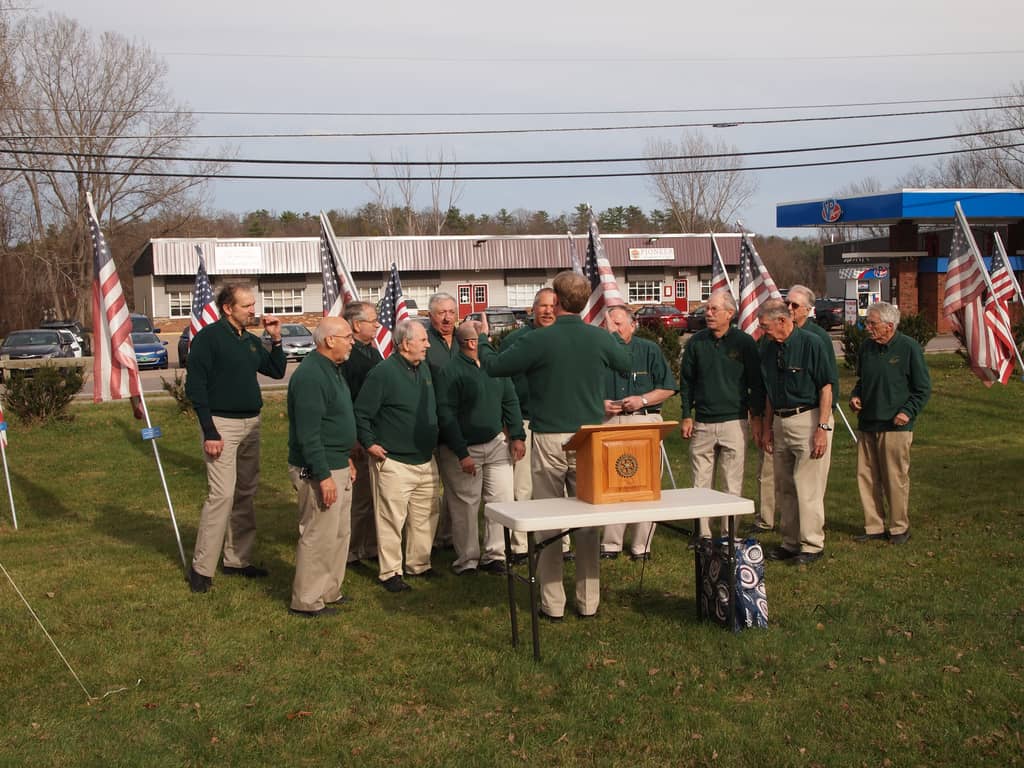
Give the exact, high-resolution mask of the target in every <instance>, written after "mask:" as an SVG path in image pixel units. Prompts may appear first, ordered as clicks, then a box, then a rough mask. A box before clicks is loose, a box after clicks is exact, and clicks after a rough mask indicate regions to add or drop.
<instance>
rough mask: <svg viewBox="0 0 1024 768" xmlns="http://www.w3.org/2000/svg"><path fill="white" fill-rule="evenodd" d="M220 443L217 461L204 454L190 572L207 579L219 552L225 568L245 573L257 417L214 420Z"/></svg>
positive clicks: (251, 531)
mask: <svg viewBox="0 0 1024 768" xmlns="http://www.w3.org/2000/svg"><path fill="white" fill-rule="evenodd" d="M213 424H214V426H215V427H216V428H217V431H218V432H219V433H220V436H221V439H222V440H223V441H224V450H223V451H222V452H221V454H220V456H218V457H217V458H216V459H211V458H210V457H209V456H208V455H207V454H206V453H205V452H204V453H203V457H204V458H205V460H206V480H207V483H208V485H209V488H210V490H209V494H208V495H207V497H206V503H205V504H203V511H202V512H201V513H200V515H199V530H198V531H197V532H196V548H195V552H194V553H193V555H192V568H193V569H194V570H195V572H196V573H198V574H201V575H203V576H210V577H212V576H213V575H214V573H215V572H216V570H217V560H219V559H220V554H221V548H222V547H223V549H224V565H226V566H229V567H232V568H244V567H245V566H247V565H249V564H250V558H251V557H252V550H253V547H254V545H255V543H256V511H255V509H254V507H253V496H255V495H256V488H257V486H259V482H260V417H259V416H253V417H252V418H249V419H225V418H222V417H220V416H214V417H213Z"/></svg>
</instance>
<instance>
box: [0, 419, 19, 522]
mask: <svg viewBox="0 0 1024 768" xmlns="http://www.w3.org/2000/svg"><path fill="white" fill-rule="evenodd" d="M0 457H2V458H3V463H4V483H5V484H6V485H7V500H8V501H9V502H10V505H11V522H12V523H14V530H18V513H17V511H16V510H15V509H14V493H13V491H11V471H10V470H9V469H8V468H7V421H6V420H5V419H4V406H3V403H2V402H0Z"/></svg>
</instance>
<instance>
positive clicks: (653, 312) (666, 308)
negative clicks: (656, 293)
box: [636, 304, 689, 333]
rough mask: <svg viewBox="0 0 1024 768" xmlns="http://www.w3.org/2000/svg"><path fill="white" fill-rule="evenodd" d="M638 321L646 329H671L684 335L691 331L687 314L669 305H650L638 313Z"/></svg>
mask: <svg viewBox="0 0 1024 768" xmlns="http://www.w3.org/2000/svg"><path fill="white" fill-rule="evenodd" d="M636 321H637V322H638V323H639V324H640V325H642V326H643V327H644V328H650V329H651V330H657V329H658V328H671V329H672V330H674V331H679V332H680V333H682V332H683V331H686V330H688V329H689V324H688V323H687V317H686V312H684V311H682V310H681V309H676V308H675V307H673V306H671V305H669V304H649V305H647V306H644V307H641V308H640V309H638V310H637V311H636Z"/></svg>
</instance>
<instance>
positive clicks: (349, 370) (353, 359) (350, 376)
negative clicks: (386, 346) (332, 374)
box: [341, 340, 384, 401]
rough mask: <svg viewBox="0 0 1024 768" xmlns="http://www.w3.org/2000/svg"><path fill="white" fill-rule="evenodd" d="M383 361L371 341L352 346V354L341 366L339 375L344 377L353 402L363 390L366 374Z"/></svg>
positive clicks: (357, 342) (359, 342)
mask: <svg viewBox="0 0 1024 768" xmlns="http://www.w3.org/2000/svg"><path fill="white" fill-rule="evenodd" d="M383 360H384V358H383V357H381V354H380V351H379V350H378V349H377V345H376V344H374V343H373V342H372V341H371V342H370V343H369V344H363V342H361V341H358V340H357V341H356V342H355V344H353V345H352V354H350V355H349V356H348V360H346V361H345V362H344V363H342V364H341V375H342V376H344V377H345V383H346V384H348V389H349V391H350V392H351V393H352V400H353V401H354V400H355V399H356V398H357V397H359V390H360V389H362V388H363V382H364V381H366V376H367V374H369V372H370V371H371V370H372V369H373V367H374V366H375V365H377V364H378V363H380V362H382V361H383Z"/></svg>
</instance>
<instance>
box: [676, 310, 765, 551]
mask: <svg viewBox="0 0 1024 768" xmlns="http://www.w3.org/2000/svg"><path fill="white" fill-rule="evenodd" d="M735 314H736V301H735V300H734V299H733V297H732V294H731V293H730V292H729V291H728V290H718V291H715V292H714V293H712V294H711V297H710V298H709V299H708V303H707V321H708V327H707V328H705V329H704V330H702V331H699V332H698V333H696V334H695V335H694V336H693V337H691V338H690V341H689V342H688V343H687V344H686V348H685V349H684V350H683V359H682V362H681V363H680V370H679V379H680V389H679V393H680V397H681V399H682V413H681V417H682V422H681V423H680V425H679V432H680V434H681V435H682V436H683V439H684V440H689V441H690V466H691V468H692V469H693V486H694V488H713V487H714V481H715V469H716V468H717V469H718V471H719V472H720V478H721V481H722V483H723V484H724V486H725V492H726V493H731V494H733V495H734V496H742V495H743V469H744V462H745V461H746V454H747V441H748V440H749V439H750V432H751V427H752V428H753V433H754V437H755V439H756V441H757V442H758V443H760V441H761V416H762V413H763V409H764V384H763V383H762V381H761V367H760V361H759V360H758V356H757V342H755V341H754V339H753V337H752V336H750V335H749V334H746V333H744V332H743V331H741V330H739V329H738V328H736V327H735V326H734V325H732V318H733V317H734V316H735ZM694 410H695V411H696V418H694V417H693V415H691V414H692V413H693V412H694ZM768 460H769V461H771V456H769V457H768ZM727 525H728V521H727V520H724V519H723V520H722V531H721V534H722V535H723V536H725V535H727V533H728V528H727ZM696 533H697V536H699V537H701V538H710V536H711V526H710V525H709V523H708V519H707V518H701V520H700V525H699V528H698V531H697V532H696Z"/></svg>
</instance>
